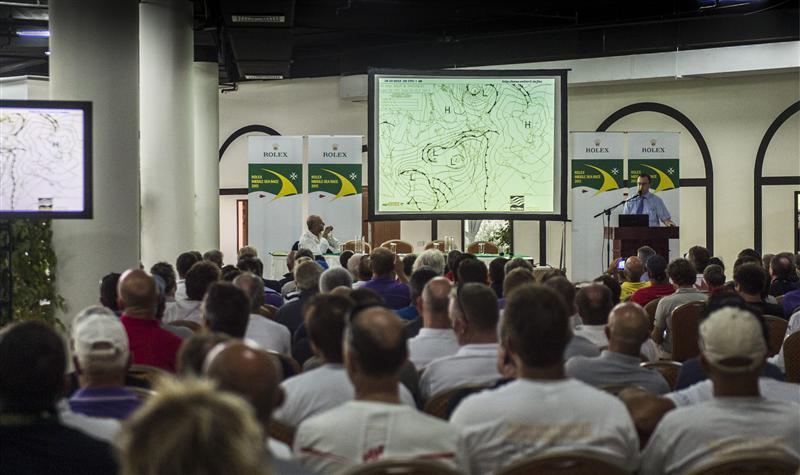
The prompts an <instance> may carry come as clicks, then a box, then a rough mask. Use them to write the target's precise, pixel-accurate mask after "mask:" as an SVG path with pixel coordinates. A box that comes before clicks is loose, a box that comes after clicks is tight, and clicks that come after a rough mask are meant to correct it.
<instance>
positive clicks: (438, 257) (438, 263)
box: [412, 249, 445, 275]
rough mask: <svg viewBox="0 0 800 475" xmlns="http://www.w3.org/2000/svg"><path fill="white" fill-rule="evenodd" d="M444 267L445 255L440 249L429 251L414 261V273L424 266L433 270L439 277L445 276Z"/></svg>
mask: <svg viewBox="0 0 800 475" xmlns="http://www.w3.org/2000/svg"><path fill="white" fill-rule="evenodd" d="M444 265H445V263H444V254H442V251H440V250H438V249H427V250H425V251H423V252H422V254H420V255H419V257H417V260H415V261H414V268H413V269H412V271H415V270H417V269H419V268H420V267H422V266H427V267H430V268H431V269H433V270H434V271H435V272H436V274H437V275H444Z"/></svg>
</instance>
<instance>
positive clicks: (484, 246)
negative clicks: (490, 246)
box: [478, 242, 486, 254]
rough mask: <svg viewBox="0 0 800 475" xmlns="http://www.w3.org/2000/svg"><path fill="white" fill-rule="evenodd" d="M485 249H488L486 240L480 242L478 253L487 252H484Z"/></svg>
mask: <svg viewBox="0 0 800 475" xmlns="http://www.w3.org/2000/svg"><path fill="white" fill-rule="evenodd" d="M484 251H486V243H485V242H479V243H478V254H486V252H484Z"/></svg>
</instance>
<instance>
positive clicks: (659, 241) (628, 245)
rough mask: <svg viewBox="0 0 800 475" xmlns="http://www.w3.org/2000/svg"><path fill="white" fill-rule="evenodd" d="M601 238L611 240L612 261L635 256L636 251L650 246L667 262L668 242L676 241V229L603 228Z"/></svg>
mask: <svg viewBox="0 0 800 475" xmlns="http://www.w3.org/2000/svg"><path fill="white" fill-rule="evenodd" d="M603 237H605V238H606V239H611V240H613V242H614V248H613V249H614V251H613V252H614V259H618V258H620V257H624V258H628V257H631V256H635V255H636V250H637V249H639V248H640V247H642V246H650V247H652V248H653V250H654V251H656V254H658V255H659V256H661V257H663V258H664V259H666V260H667V262H669V240H670V239H678V227H677V226H674V227H658V228H650V227H643V226H642V227H621V228H609V227H605V228H603Z"/></svg>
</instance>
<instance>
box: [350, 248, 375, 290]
mask: <svg viewBox="0 0 800 475" xmlns="http://www.w3.org/2000/svg"><path fill="white" fill-rule="evenodd" d="M370 280H372V262H370V260H369V254H364V255H362V256H361V258H360V259H359V261H358V266H356V281H355V282H353V288H354V289H360V288H361V287H363V286H364V284H366V283H367V282H369V281H370Z"/></svg>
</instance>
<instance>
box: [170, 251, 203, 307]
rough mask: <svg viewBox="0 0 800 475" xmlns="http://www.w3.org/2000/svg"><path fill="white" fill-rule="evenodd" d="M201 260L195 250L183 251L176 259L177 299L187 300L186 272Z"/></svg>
mask: <svg viewBox="0 0 800 475" xmlns="http://www.w3.org/2000/svg"><path fill="white" fill-rule="evenodd" d="M201 260H202V259H198V257H197V256H196V255H195V254H194V253H193V252H183V253H181V254H180V255H179V256H178V259H176V260H175V270H176V271H178V281H177V282H176V283H175V300H186V298H187V295H186V273H187V272H189V269H191V268H192V266H193V265H195V264H196V263H198V262H200V261H201Z"/></svg>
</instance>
